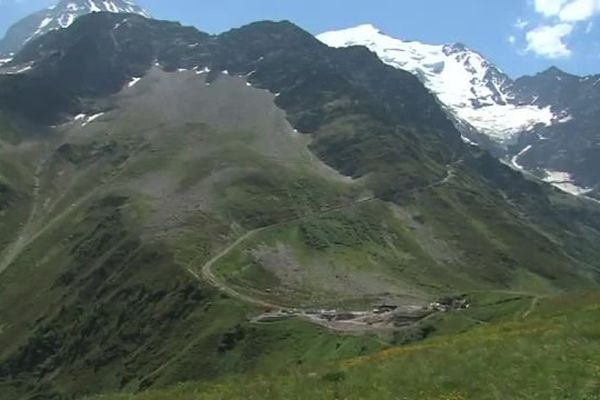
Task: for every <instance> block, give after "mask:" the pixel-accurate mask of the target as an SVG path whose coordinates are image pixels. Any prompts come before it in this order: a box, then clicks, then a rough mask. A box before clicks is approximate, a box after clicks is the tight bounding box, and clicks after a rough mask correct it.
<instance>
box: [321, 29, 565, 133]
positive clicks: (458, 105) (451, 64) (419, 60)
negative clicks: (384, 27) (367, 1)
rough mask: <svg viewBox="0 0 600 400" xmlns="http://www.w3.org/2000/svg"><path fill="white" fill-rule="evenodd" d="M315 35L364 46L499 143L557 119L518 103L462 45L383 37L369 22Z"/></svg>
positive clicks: (503, 81) (506, 82)
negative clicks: (425, 87) (415, 79)
mask: <svg viewBox="0 0 600 400" xmlns="http://www.w3.org/2000/svg"><path fill="white" fill-rule="evenodd" d="M317 38H318V39H319V40H321V41H322V42H323V43H325V44H327V45H329V46H332V47H347V46H354V45H360V46H366V47H367V48H369V49H370V50H371V51H373V52H375V53H376V54H377V55H378V56H379V57H380V58H381V60H382V61H383V62H385V63H386V64H388V65H391V66H393V67H395V68H399V69H403V70H405V71H408V72H411V73H412V74H414V75H416V76H417V77H418V78H419V79H420V80H421V81H422V82H423V84H424V85H425V86H427V88H429V90H431V91H432V92H433V93H434V94H435V95H437V97H438V98H439V100H440V101H441V102H442V103H443V104H444V105H445V106H446V107H447V108H448V109H449V110H450V111H451V112H452V113H453V114H454V115H455V116H456V117H457V118H459V119H461V120H463V121H466V122H467V123H469V124H470V125H472V126H473V127H474V128H476V129H477V130H478V131H479V132H481V133H484V134H486V135H488V136H490V137H491V138H492V139H493V140H494V141H497V142H500V143H503V142H507V141H510V140H511V139H514V137H515V135H517V134H519V133H521V132H524V131H528V130H531V129H533V128H534V127H535V126H536V125H538V124H541V125H545V126H548V125H551V124H552V123H554V122H556V121H557V120H558V118H557V117H556V116H555V115H554V114H553V113H552V111H551V109H550V107H545V108H541V107H538V106H536V105H533V104H518V103H517V102H516V101H515V99H514V96H513V95H512V94H511V91H510V85H511V84H512V81H511V80H510V78H509V77H508V76H506V75H505V74H504V73H503V72H502V71H500V70H499V69H498V68H496V67H495V66H494V65H492V64H491V63H489V62H488V61H487V60H486V59H485V58H483V57H482V56H481V55H480V54H478V53H476V52H474V51H472V50H470V49H468V48H466V47H465V46H464V45H462V44H454V45H429V44H423V43H420V42H413V41H402V40H398V39H394V38H392V37H389V36H386V35H385V34H383V33H381V32H380V31H379V30H378V29H376V28H375V27H373V26H371V25H362V26H358V27H356V28H350V29H346V30H341V31H334V32H326V33H323V34H321V35H318V36H317Z"/></svg>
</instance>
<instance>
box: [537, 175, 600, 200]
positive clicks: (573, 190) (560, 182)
mask: <svg viewBox="0 0 600 400" xmlns="http://www.w3.org/2000/svg"><path fill="white" fill-rule="evenodd" d="M544 173H545V174H546V176H545V177H544V181H545V182H548V183H551V184H552V185H553V186H555V187H557V188H559V189H560V190H562V191H563V192H567V193H570V194H573V195H575V196H582V195H586V194H588V193H590V192H592V190H593V189H590V188H584V187H581V186H577V185H576V184H575V183H574V182H573V176H572V175H571V174H570V173H568V172H562V171H550V170H545V171H544Z"/></svg>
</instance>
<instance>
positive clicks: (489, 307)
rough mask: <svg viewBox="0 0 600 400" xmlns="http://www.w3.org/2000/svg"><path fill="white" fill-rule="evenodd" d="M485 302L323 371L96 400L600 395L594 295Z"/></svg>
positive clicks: (581, 399)
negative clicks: (424, 332)
mask: <svg viewBox="0 0 600 400" xmlns="http://www.w3.org/2000/svg"><path fill="white" fill-rule="evenodd" d="M479 301H480V303H479V304H477V303H475V305H474V307H472V308H471V309H470V310H469V311H463V312H460V313H456V314H453V313H451V314H447V315H444V316H442V317H440V318H438V319H437V320H435V321H431V322H429V324H430V325H431V327H432V329H433V328H438V327H439V329H440V332H439V333H438V334H434V335H432V336H431V337H429V338H427V339H425V340H423V341H419V342H417V343H412V344H408V345H404V346H395V347H390V348H388V349H385V350H382V351H379V352H375V353H373V354H370V355H366V356H360V357H356V358H349V359H346V360H343V361H339V362H338V361H334V362H329V363H326V364H323V365H322V366H320V367H319V368H314V367H297V368H290V369H287V370H286V371H285V372H280V373H277V374H251V375H247V376H239V377H233V378H230V379H225V380H221V381H219V382H216V383H212V384H194V383H189V384H184V385H179V386H176V387H173V388H170V389H165V390H158V391H149V392H147V393H141V394H138V395H106V396H100V397H99V398H94V400H98V399H101V400H166V399H169V400H197V399H207V400H209V399H264V398H273V399H282V400H284V399H285V400H287V399H328V400H329V399H340V398H343V399H432V400H433V399H435V400H462V399H481V400H487V399H501V398H510V399H515V400H521V399H573V400H575V399H577V400H588V399H589V400H591V399H597V398H599V396H600V382H599V380H598V376H599V373H600V369H599V368H600V366H599V365H598V359H599V357H600V347H599V346H598V340H597V339H598V335H599V333H600V331H599V329H598V326H599V325H598V318H599V317H600V313H599V310H598V306H597V304H598V301H599V298H598V295H597V294H590V295H580V296H568V297H555V298H544V299H539V298H523V297H519V296H518V295H512V296H511V295H503V296H498V297H497V298H496V299H492V298H488V299H483V298H479ZM434 332H435V331H434Z"/></svg>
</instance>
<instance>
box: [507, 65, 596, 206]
mask: <svg viewBox="0 0 600 400" xmlns="http://www.w3.org/2000/svg"><path fill="white" fill-rule="evenodd" d="M515 89H516V90H517V92H518V94H519V96H522V97H523V98H531V99H535V102H536V103H537V104H541V105H544V106H547V107H551V108H552V109H553V110H559V109H562V110H566V112H567V115H568V117H566V118H565V121H564V123H563V124H559V125H554V126H551V127H546V128H541V127H540V128H539V129H536V130H535V135H533V136H527V137H524V138H523V139H522V140H521V142H520V143H519V146H515V147H514V149H513V152H514V154H516V153H518V152H521V151H523V149H524V148H526V146H528V150H527V151H526V152H523V153H522V154H521V155H520V156H519V157H518V163H519V164H520V165H522V166H523V167H524V168H526V169H528V170H530V171H533V172H534V173H535V174H536V175H538V176H539V177H541V178H542V179H545V180H546V181H549V182H552V183H554V184H556V185H557V186H559V187H561V188H562V189H563V190H566V191H569V192H572V193H575V194H587V195H588V196H596V197H598V196H599V190H600V164H598V160H599V155H600V129H599V128H598V126H599V123H600V119H599V117H598V113H599V111H600V109H599V106H598V104H600V103H599V101H600V75H596V76H587V77H579V76H575V75H571V74H567V73H565V72H563V71H561V70H559V69H557V68H551V69H549V70H547V71H545V72H543V73H540V74H538V75H535V76H531V77H522V78H519V79H518V80H517V81H516V83H515Z"/></svg>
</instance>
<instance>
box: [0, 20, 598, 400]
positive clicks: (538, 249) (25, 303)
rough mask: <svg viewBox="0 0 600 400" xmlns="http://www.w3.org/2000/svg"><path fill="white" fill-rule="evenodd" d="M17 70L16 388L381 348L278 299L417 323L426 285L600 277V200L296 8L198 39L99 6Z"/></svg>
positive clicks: (5, 363) (531, 288)
mask: <svg viewBox="0 0 600 400" xmlns="http://www.w3.org/2000/svg"><path fill="white" fill-rule="evenodd" d="M8 68H12V69H14V70H13V71H12V72H10V73H4V74H3V75H2V76H0V109H1V110H2V111H3V112H4V113H6V115H7V116H8V118H9V119H10V121H18V122H19V124H18V125H15V126H16V127H18V130H17V132H16V133H12V134H7V137H11V136H16V137H17V138H18V139H19V140H20V141H16V142H15V144H14V145H13V146H16V148H17V149H19V150H21V151H23V152H25V151H29V152H30V153H27V154H30V156H29V157H27V158H19V159H18V160H17V162H18V163H20V165H22V168H23V171H24V172H25V176H26V177H28V179H29V182H31V187H30V189H31V190H30V191H29V193H30V194H29V196H28V197H29V203H32V205H31V206H30V207H28V208H29V209H30V210H33V211H34V212H29V213H27V212H25V213H24V218H23V219H22V220H21V221H20V222H21V223H22V224H23V226H24V230H23V232H24V235H23V237H22V239H20V240H19V239H18V238H17V240H15V241H13V242H12V244H13V245H14V244H15V243H16V244H17V246H16V247H15V246H10V244H9V246H8V248H7V249H8V250H6V251H4V252H3V253H2V254H0V256H1V257H2V260H3V262H4V263H5V264H6V270H5V271H4V273H3V274H2V275H0V327H1V330H0V349H1V351H0V388H1V389H2V390H3V391H2V393H9V394H10V396H11V397H8V398H9V399H12V398H15V399H17V398H19V399H20V398H56V397H59V398H60V396H63V397H68V396H72V397H81V396H82V395H85V394H90V393H98V392H102V391H107V390H111V391H114V390H126V391H127V390H132V391H135V390H139V389H143V388H147V387H160V386H164V385H168V384H172V383H175V382H179V381H183V380H201V381H209V380H214V379H221V378H223V377H225V376H228V375H234V374H242V373H244V372H248V371H254V372H273V371H278V370H281V369H283V368H285V367H286V366H289V365H290V364H292V363H296V364H306V365H308V368H310V367H311V366H314V365H316V364H318V363H320V362H324V361H329V360H335V359H340V358H346V357H352V356H357V355H360V354H365V353H369V352H372V351H374V350H377V349H378V348H381V346H382V344H381V341H380V340H378V338H374V337H372V336H370V335H365V336H358V337H356V336H345V335H340V334H339V333H337V332H335V331H331V329H324V328H322V327H321V326H317V325H315V324H309V323H307V322H306V321H305V320H304V319H302V318H300V319H291V318H289V315H288V316H287V319H286V318H284V320H283V321H277V322H275V323H273V324H272V323H268V321H267V323H264V321H263V319H261V318H260V317H261V316H264V312H265V311H273V310H272V308H278V307H279V306H282V308H283V307H285V310H286V311H289V310H302V311H304V312H305V314H304V316H306V315H308V314H309V311H311V310H314V309H321V308H330V307H334V308H336V309H338V311H340V315H341V316H340V318H349V317H348V314H354V313H356V312H357V311H362V312H363V313H365V312H366V314H367V315H371V310H372V309H373V307H377V306H379V305H381V304H385V305H391V306H392V307H398V313H392V314H391V315H390V314H387V316H388V317H393V319H392V320H391V322H390V324H388V325H386V326H385V327H386V331H387V330H389V331H391V332H394V331H397V333H396V335H399V336H400V337H402V336H403V335H404V334H405V333H406V335H407V336H411V337H412V336H414V337H415V338H417V339H419V338H424V337H427V335H428V334H430V333H431V330H430V329H428V328H427V327H422V326H420V325H419V326H416V327H415V326H414V323H413V322H414V321H415V319H417V320H419V318H420V317H418V316H417V317H415V316H414V314H412V313H411V312H410V311H412V312H413V313H414V311H415V310H417V311H419V313H420V314H419V315H421V316H423V315H431V314H429V313H430V312H433V311H432V310H429V309H426V310H424V309H423V306H424V305H425V306H427V305H428V304H429V303H431V302H433V301H435V300H436V299H437V298H439V297H446V296H455V295H457V294H461V293H463V292H471V291H480V290H485V291H490V292H502V291H509V292H510V291H519V292H527V293H530V294H531V295H532V296H538V295H541V294H554V293H557V292H561V291H566V290H581V289H584V288H595V287H597V282H598V268H599V265H598V260H599V259H600V249H598V248H597V246H596V243H597V241H598V239H600V211H599V209H598V207H597V206H596V205H595V204H592V203H586V202H583V201H580V200H578V199H576V198H572V197H571V196H567V195H564V194H562V193H560V192H558V191H555V190H552V189H551V188H550V187H549V186H546V185H540V184H538V183H537V182H535V181H529V180H526V179H524V178H523V177H522V176H521V175H520V174H519V173H517V172H515V171H513V170H511V169H510V168H508V167H506V166H504V165H502V164H500V163H499V162H497V161H496V160H495V159H493V158H492V157H491V156H489V155H488V154H486V153H483V152H480V151H478V150H477V149H473V148H471V147H470V146H466V145H465V144H464V143H463V142H462V140H461V136H460V133H459V132H458V131H457V130H456V129H455V128H454V125H453V124H452V123H451V121H449V120H448V119H447V118H446V115H445V113H444V112H443V110H441V109H440V107H439V105H438V103H437V101H436V99H435V98H434V97H433V96H432V95H431V94H430V93H429V92H428V91H427V90H426V89H425V88H424V87H423V85H422V84H421V83H420V82H419V80H418V79H416V78H415V77H414V76H412V75H411V74H410V73H408V72H404V71H400V70H397V69H395V68H392V67H389V66H386V65H385V64H383V63H382V62H381V61H380V60H379V59H378V58H377V57H376V56H375V55H374V54H372V53H371V52H369V51H367V50H366V49H364V48H361V47H352V48H347V49H332V48H329V47H328V46H325V45H324V44H322V43H321V42H319V41H318V40H316V39H315V38H314V37H312V36H311V35H310V34H308V33H306V32H304V31H303V30H301V29H300V28H298V27H296V26H294V25H293V24H291V23H288V22H280V23H274V22H260V23H255V24H251V25H249V26H246V27H243V28H240V29H235V30H232V31H230V32H227V33H224V34H222V35H219V36H209V35H207V34H204V33H201V32H198V31H196V30H195V29H192V28H185V27H182V26H181V25H179V24H176V23H169V22H160V21H153V20H148V19H145V18H142V17H139V16H134V15H119V14H110V13H97V14H93V15H86V16H83V17H81V18H79V19H78V20H77V21H76V22H75V23H74V24H73V25H72V26H70V27H69V28H67V29H62V30H57V31H52V32H50V33H49V34H47V35H45V36H43V37H41V38H39V39H37V40H35V41H33V42H31V43H29V44H28V45H27V46H26V47H25V48H24V49H23V51H22V52H20V53H19V54H17V55H16V56H15V58H14V60H13V62H12V63H11V64H10V65H9V66H8ZM25 68H27V69H25ZM3 71H7V70H6V69H5V70H3ZM19 71H20V72H19ZM39 165H42V166H43V167H44V168H41V169H39V170H38V169H37V168H35V167H36V166H39ZM36 172H38V173H36ZM27 174H29V175H27ZM14 182H17V180H16V179H15V180H14ZM36 182H37V184H36ZM25 189H26V188H25ZM25 193H27V191H26V192H25ZM14 204H18V203H14ZM6 215H9V214H8V213H6V214H3V216H6ZM15 248H16V251H14V250H13V249H15ZM207 266H208V267H209V268H206V267H207ZM207 269H208V270H210V271H208V273H206V270H207ZM32 276H42V277H43V279H32ZM248 300H251V301H248ZM272 305H277V307H273V306H272ZM365 310H367V311H365ZM423 312H425V314H423ZM312 315H314V314H312ZM316 315H317V317H313V318H314V319H313V321H314V320H315V319H318V321H317V322H319V325H325V326H326V327H328V328H335V326H332V325H331V324H327V322H324V321H327V320H326V318H325V317H327V316H329V317H330V315H331V314H330V313H324V318H320V317H319V315H320V314H318V313H317V314H316ZM361 315H364V314H361ZM257 317H258V319H257ZM267 317H272V314H268V315H267ZM277 318H281V315H279V314H278V315H277ZM329 322H330V321H329ZM365 325H367V331H368V328H369V324H368V323H365V324H363V327H364V326H365ZM407 328H411V329H410V331H409V332H408V333H407V332H406V330H407ZM412 328H415V329H414V330H412ZM371 329H377V327H375V328H373V327H371ZM392 338H393V336H392Z"/></svg>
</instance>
